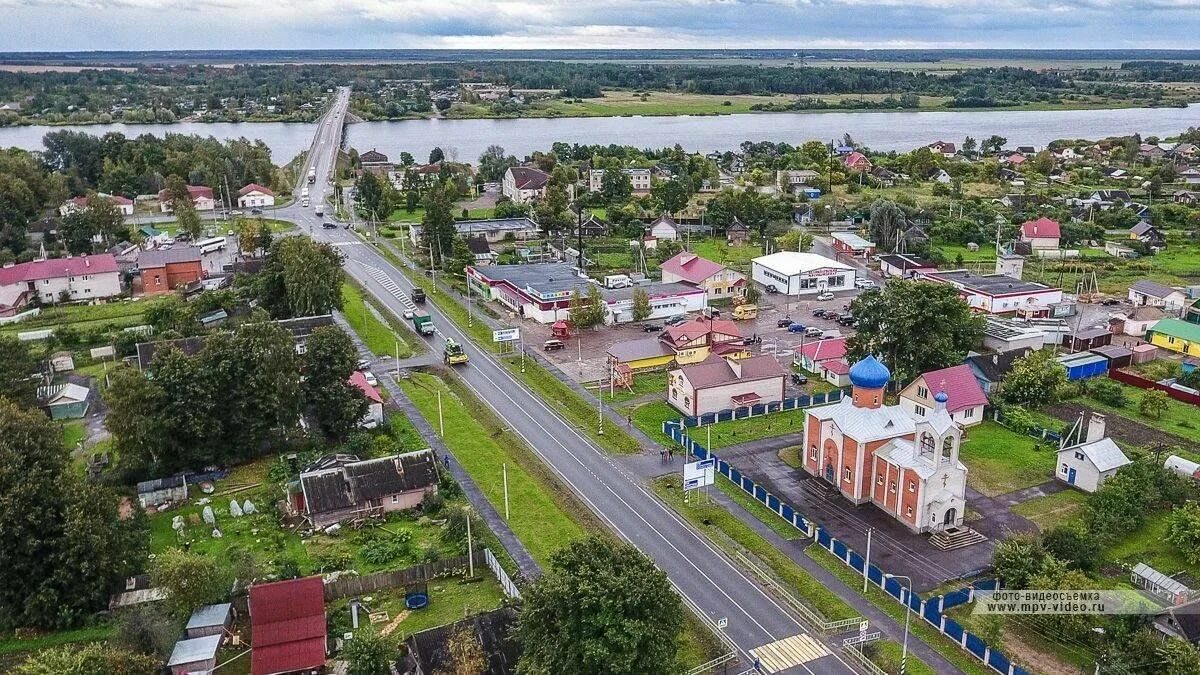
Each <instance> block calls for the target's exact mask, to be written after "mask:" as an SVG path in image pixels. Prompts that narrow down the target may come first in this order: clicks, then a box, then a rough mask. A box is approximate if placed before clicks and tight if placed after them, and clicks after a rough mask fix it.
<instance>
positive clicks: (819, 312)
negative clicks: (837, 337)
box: [812, 307, 827, 319]
mask: <svg viewBox="0 0 1200 675" xmlns="http://www.w3.org/2000/svg"><path fill="white" fill-rule="evenodd" d="M812 315H813V316H815V317H817V318H818V319H824V318H827V317H826V316H825V308H824V307H818V308H816V309H814V310H813V311H812Z"/></svg>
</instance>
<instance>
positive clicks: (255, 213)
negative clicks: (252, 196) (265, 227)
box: [250, 209, 262, 216]
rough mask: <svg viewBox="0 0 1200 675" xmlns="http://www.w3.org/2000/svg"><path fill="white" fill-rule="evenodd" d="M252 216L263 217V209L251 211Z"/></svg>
mask: <svg viewBox="0 0 1200 675" xmlns="http://www.w3.org/2000/svg"><path fill="white" fill-rule="evenodd" d="M250 215H252V216H261V215H262V209H250Z"/></svg>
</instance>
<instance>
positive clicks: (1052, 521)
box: [1012, 490, 1087, 531]
mask: <svg viewBox="0 0 1200 675" xmlns="http://www.w3.org/2000/svg"><path fill="white" fill-rule="evenodd" d="M1085 501H1087V495H1085V494H1084V493H1082V492H1080V491H1079V490H1064V491H1062V492H1056V493H1055V494H1052V495H1046V496H1045V497H1036V498H1034V499H1030V500H1029V501H1027V502H1022V503H1020V504H1017V505H1016V506H1014V507H1012V512H1013V513H1015V514H1017V515H1018V516H1024V517H1026V518H1028V519H1030V520H1032V521H1033V522H1034V524H1035V525H1037V526H1038V528H1039V529H1041V530H1042V531H1045V530H1046V529H1048V528H1051V527H1054V526H1056V525H1062V524H1063V523H1065V522H1068V521H1070V520H1073V519H1074V518H1075V517H1076V516H1077V515H1078V514H1079V512H1080V510H1082V509H1083V504H1084V502H1085Z"/></svg>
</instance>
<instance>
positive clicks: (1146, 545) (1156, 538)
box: [1101, 511, 1200, 578]
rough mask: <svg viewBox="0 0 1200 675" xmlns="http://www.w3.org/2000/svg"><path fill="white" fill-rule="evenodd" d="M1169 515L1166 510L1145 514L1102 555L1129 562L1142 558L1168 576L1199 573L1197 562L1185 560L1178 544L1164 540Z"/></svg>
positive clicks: (1136, 561) (1198, 575)
mask: <svg viewBox="0 0 1200 675" xmlns="http://www.w3.org/2000/svg"><path fill="white" fill-rule="evenodd" d="M1169 517H1170V512H1168V511H1158V512H1155V513H1153V514H1151V515H1149V516H1147V518H1146V522H1145V523H1144V524H1143V525H1142V526H1141V527H1140V528H1138V529H1137V530H1136V531H1134V532H1130V533H1129V534H1126V535H1125V536H1123V537H1121V538H1120V541H1119V542H1117V543H1116V544H1113V545H1112V546H1110V547H1108V548H1107V549H1105V550H1104V552H1103V553H1102V554H1101V557H1102V558H1103V559H1105V560H1111V561H1115V562H1120V563H1124V564H1126V565H1129V566H1132V565H1135V564H1137V563H1140V562H1143V563H1146V564H1147V565H1149V566H1151V567H1153V568H1154V569H1156V570H1158V571H1159V572H1162V573H1163V574H1166V575H1167V576H1174V575H1176V574H1178V573H1180V572H1184V573H1186V574H1188V575H1189V576H1191V577H1192V578H1197V577H1200V565H1193V564H1190V563H1188V561H1187V560H1185V559H1184V557H1183V554H1182V553H1181V552H1180V550H1179V548H1178V547H1177V546H1175V545H1174V544H1172V543H1170V542H1168V541H1167V538H1166V537H1167V522H1168V518H1169Z"/></svg>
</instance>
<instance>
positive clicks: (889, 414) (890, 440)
mask: <svg viewBox="0 0 1200 675" xmlns="http://www.w3.org/2000/svg"><path fill="white" fill-rule="evenodd" d="M849 378H850V383H851V391H850V396H848V397H844V398H842V399H841V400H839V401H838V402H836V403H831V404H829V405H823V406H816V407H813V408H809V409H808V411H807V415H805V420H804V450H803V467H804V471H806V472H808V473H809V474H812V475H813V476H816V477H818V478H820V479H822V480H824V481H826V482H827V483H829V484H830V485H831V486H832V487H835V488H837V490H838V492H839V493H841V495H842V496H843V497H845V498H846V499H848V500H850V501H851V502H853V503H855V504H865V503H871V504H874V505H875V506H876V507H878V508H879V509H882V510H883V511H884V512H885V513H887V514H888V515H890V516H892V517H893V518H895V519H896V520H897V521H899V522H900V523H902V524H903V525H904V526H905V527H907V528H908V529H910V530H912V531H913V532H936V531H940V530H945V529H948V528H956V527H960V526H961V525H962V522H963V516H964V515H965V513H966V509H967V505H966V489H967V467H966V466H965V465H963V463H962V462H961V461H959V458H958V454H959V447H960V445H961V443H962V433H963V430H962V426H961V425H960V424H959V423H958V422H956V421H955V420H954V419H953V418H952V417H951V415H950V413H949V412H947V410H946V402H947V401H948V400H949V396H948V395H947V394H946V392H944V391H939V392H937V393H936V394H935V395H934V401H935V406H934V410H933V411H932V412H931V413H930V414H927V415H917V414H915V413H914V412H912V411H910V410H906V409H905V408H904V407H902V406H899V405H888V404H887V403H886V402H885V398H886V395H887V389H888V385H889V384H890V383H891V380H892V373H891V371H890V370H889V369H888V367H887V366H886V365H885V364H884V363H883V362H882V361H881V360H880V359H879V358H878V357H876V356H875V355H873V354H868V355H867V356H865V357H863V358H862V359H860V360H859V361H858V362H856V363H855V364H854V365H852V366H851V367H850V372H849Z"/></svg>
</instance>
